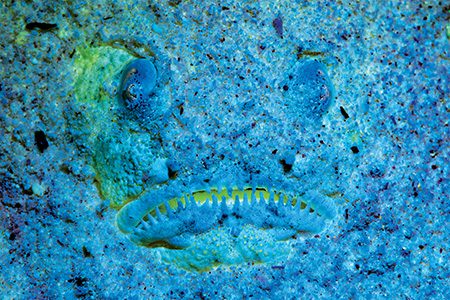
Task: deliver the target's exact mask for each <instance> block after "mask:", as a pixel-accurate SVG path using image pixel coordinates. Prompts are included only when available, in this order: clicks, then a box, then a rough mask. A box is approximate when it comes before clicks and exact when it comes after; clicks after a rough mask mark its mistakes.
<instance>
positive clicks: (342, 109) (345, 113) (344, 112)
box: [339, 106, 348, 119]
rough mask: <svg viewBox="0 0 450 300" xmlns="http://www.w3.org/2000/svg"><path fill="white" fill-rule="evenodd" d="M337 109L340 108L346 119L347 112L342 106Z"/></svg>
mask: <svg viewBox="0 0 450 300" xmlns="http://www.w3.org/2000/svg"><path fill="white" fill-rule="evenodd" d="M339 109H340V110H341V114H342V115H343V116H344V119H348V113H347V112H346V111H345V109H344V108H343V107H342V106H340V107H339Z"/></svg>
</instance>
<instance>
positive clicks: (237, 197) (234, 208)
mask: <svg viewBox="0 0 450 300" xmlns="http://www.w3.org/2000/svg"><path fill="white" fill-rule="evenodd" d="M239 204H240V199H239V196H238V195H236V196H235V197H234V204H233V210H234V211H237V210H239Z"/></svg>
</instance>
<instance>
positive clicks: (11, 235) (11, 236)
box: [9, 232, 16, 241]
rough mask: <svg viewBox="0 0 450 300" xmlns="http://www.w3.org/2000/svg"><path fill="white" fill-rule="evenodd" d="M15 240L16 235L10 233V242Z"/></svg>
mask: <svg viewBox="0 0 450 300" xmlns="http://www.w3.org/2000/svg"><path fill="white" fill-rule="evenodd" d="M15 239H16V234H15V233H14V232H12V233H11V234H10V235H9V240H10V241H14V240H15Z"/></svg>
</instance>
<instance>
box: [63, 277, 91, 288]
mask: <svg viewBox="0 0 450 300" xmlns="http://www.w3.org/2000/svg"><path fill="white" fill-rule="evenodd" d="M67 281H68V282H70V283H73V284H75V285H76V286H84V285H85V283H86V282H87V281H88V280H87V278H84V277H80V276H76V277H74V278H71V279H69V280H67Z"/></svg>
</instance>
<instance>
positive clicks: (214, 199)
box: [212, 194, 219, 209]
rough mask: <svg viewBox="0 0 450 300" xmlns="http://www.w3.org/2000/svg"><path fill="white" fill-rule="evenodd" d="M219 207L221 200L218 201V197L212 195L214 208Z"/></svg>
mask: <svg viewBox="0 0 450 300" xmlns="http://www.w3.org/2000/svg"><path fill="white" fill-rule="evenodd" d="M218 206H219V199H217V196H216V195H214V194H213V195H212V208H214V209H215V208H217V207H218Z"/></svg>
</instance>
